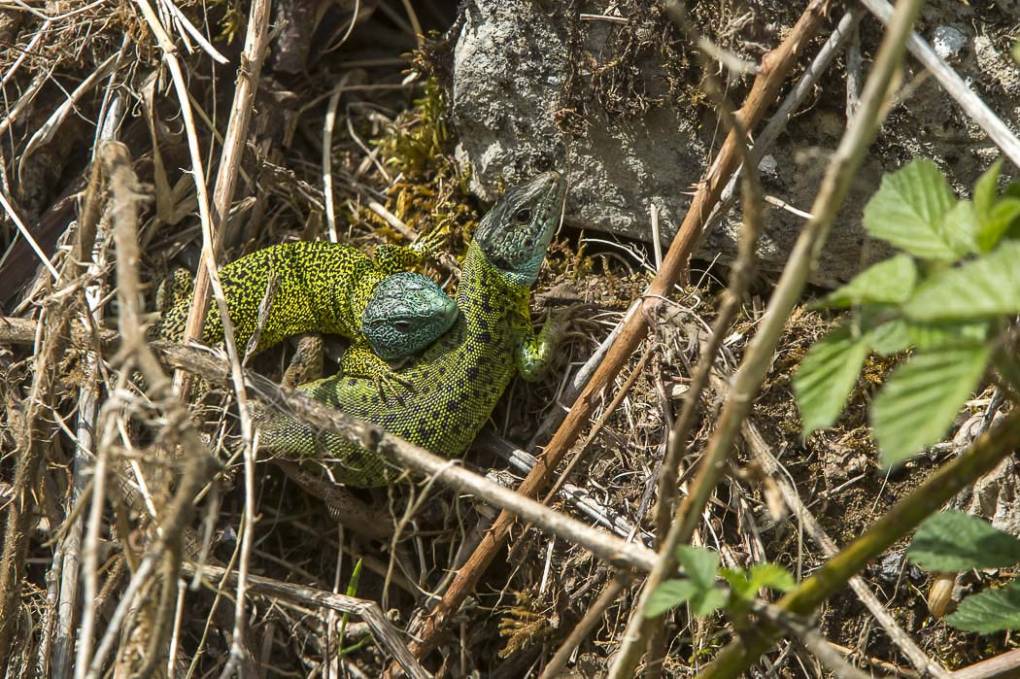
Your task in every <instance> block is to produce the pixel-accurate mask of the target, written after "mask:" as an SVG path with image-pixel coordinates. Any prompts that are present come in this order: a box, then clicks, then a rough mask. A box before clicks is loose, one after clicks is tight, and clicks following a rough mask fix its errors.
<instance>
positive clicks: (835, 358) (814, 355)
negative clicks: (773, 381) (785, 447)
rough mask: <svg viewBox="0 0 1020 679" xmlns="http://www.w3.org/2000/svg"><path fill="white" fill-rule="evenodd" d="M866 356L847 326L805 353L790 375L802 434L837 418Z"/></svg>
mask: <svg viewBox="0 0 1020 679" xmlns="http://www.w3.org/2000/svg"><path fill="white" fill-rule="evenodd" d="M867 356H868V345H867V342H865V341H864V340H863V339H862V338H861V337H859V336H856V337H855V336H854V335H853V333H852V332H851V330H850V328H849V327H847V326H841V327H839V328H837V329H836V330H834V331H832V332H830V333H829V334H828V335H826V336H825V337H823V338H822V339H821V340H819V341H818V342H816V343H815V345H814V346H813V347H811V349H810V350H809V351H808V352H807V354H806V355H805V356H804V360H802V361H801V363H800V366H799V367H798V368H797V372H796V373H794V375H793V391H794V394H795V395H796V397H797V408H798V409H799V410H800V418H801V420H802V422H803V427H804V436H808V435H809V434H811V432H813V431H815V430H816V429H822V428H824V427H828V426H830V425H831V424H832V423H833V422H835V421H836V418H838V417H839V414H840V413H841V412H842V411H843V407H844V406H845V405H846V401H847V398H849V396H850V392H851V390H852V389H853V388H854V384H856V383H857V375H858V374H859V373H860V371H861V366H862V365H864V359H865V358H867Z"/></svg>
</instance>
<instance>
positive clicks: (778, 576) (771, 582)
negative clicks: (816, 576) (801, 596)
mask: <svg viewBox="0 0 1020 679" xmlns="http://www.w3.org/2000/svg"><path fill="white" fill-rule="evenodd" d="M749 575H750V583H751V586H752V587H753V590H752V591H755V592H757V591H758V590H759V589H761V588H762V587H768V588H769V589H775V590H779V591H780V592H789V591H790V590H791V589H793V588H794V587H795V586H796V584H797V582H796V581H795V580H794V579H793V574H791V573H790V571H788V570H786V569H785V568H783V567H782V566H780V565H779V564H777V563H768V562H766V563H756V564H755V565H753V566H751V570H750V571H749Z"/></svg>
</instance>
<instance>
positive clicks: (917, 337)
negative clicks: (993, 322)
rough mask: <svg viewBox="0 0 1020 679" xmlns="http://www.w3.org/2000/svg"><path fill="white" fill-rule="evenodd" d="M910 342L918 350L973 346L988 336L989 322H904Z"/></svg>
mask: <svg viewBox="0 0 1020 679" xmlns="http://www.w3.org/2000/svg"><path fill="white" fill-rule="evenodd" d="M905 330H906V334H907V337H909V338H910V344H911V345H912V346H915V347H917V348H918V350H920V351H929V350H932V349H945V348H948V347H959V346H974V345H977V344H981V343H982V342H984V341H985V340H986V339H987V338H988V331H989V322H988V321H978V322H966V323H906V325H905Z"/></svg>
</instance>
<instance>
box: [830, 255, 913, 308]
mask: <svg viewBox="0 0 1020 679" xmlns="http://www.w3.org/2000/svg"><path fill="white" fill-rule="evenodd" d="M916 283H917V267H916V266H915V265H914V260H913V258H912V257H910V256H909V255H896V256H895V257H890V258H889V259H887V260H885V261H882V262H879V263H878V264H874V265H872V266H870V267H868V268H867V269H866V270H864V271H862V272H861V273H859V274H858V275H857V276H855V277H854V279H853V280H851V281H850V282H849V283H847V284H846V285H844V286H843V287H841V288H839V289H838V290H836V291H835V292H833V293H832V294H830V295H829V296H827V297H826V298H825V299H824V300H822V301H823V302H824V303H825V304H826V305H828V306H832V307H844V308H845V307H850V306H855V305H858V304H900V303H901V302H905V301H907V300H908V299H910V295H911V294H913V292H914V285H915V284H916Z"/></svg>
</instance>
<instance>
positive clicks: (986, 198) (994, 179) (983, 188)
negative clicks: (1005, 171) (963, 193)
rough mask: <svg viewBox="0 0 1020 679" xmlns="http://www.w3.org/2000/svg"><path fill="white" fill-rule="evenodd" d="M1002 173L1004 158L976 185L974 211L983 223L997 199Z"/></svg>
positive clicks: (981, 177)
mask: <svg viewBox="0 0 1020 679" xmlns="http://www.w3.org/2000/svg"><path fill="white" fill-rule="evenodd" d="M1001 171H1002V158H999V159H998V160H996V161H995V162H994V163H992V165H991V167H989V168H988V169H987V170H985V171H984V172H983V173H982V174H981V176H980V177H978V180H977V182H975V183H974V211H975V212H977V215H978V218H979V219H980V220H981V221H984V219H985V218H986V217H987V216H988V214H989V213H990V212H991V211H992V205H994V204H995V198H996V197H997V196H998V193H999V188H998V187H999V173H1000V172H1001Z"/></svg>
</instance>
